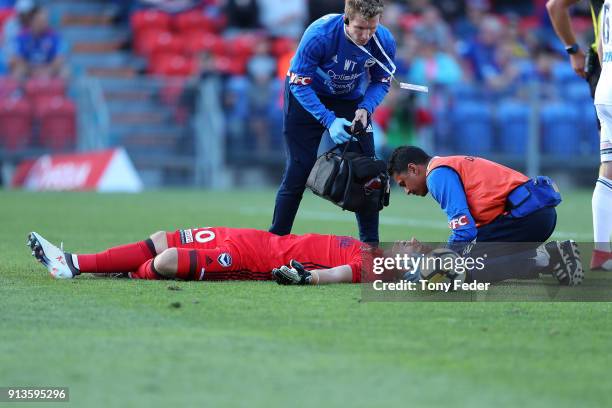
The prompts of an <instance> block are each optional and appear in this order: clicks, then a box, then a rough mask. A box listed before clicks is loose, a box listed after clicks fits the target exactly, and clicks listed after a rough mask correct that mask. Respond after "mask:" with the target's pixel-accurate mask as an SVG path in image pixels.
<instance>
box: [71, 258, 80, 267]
mask: <svg viewBox="0 0 612 408" xmlns="http://www.w3.org/2000/svg"><path fill="white" fill-rule="evenodd" d="M71 256H72V264H73V265H74V267H75V268H77V269H78V270H81V268H79V257H78V256H77V254H72V255H71Z"/></svg>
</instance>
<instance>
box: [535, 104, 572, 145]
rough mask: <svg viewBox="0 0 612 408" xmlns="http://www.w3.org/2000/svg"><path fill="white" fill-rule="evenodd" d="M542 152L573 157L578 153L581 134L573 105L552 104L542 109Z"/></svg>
mask: <svg viewBox="0 0 612 408" xmlns="http://www.w3.org/2000/svg"><path fill="white" fill-rule="evenodd" d="M540 115H541V131H542V151H543V152H544V153H546V154H554V155H557V156H573V155H576V154H578V153H579V151H580V139H581V132H580V126H579V123H578V116H579V115H578V113H577V112H576V109H575V108H574V106H573V105H571V104H567V103H563V102H553V103H549V104H546V105H544V106H543V107H542V110H541V112H540Z"/></svg>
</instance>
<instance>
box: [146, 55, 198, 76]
mask: <svg viewBox="0 0 612 408" xmlns="http://www.w3.org/2000/svg"><path fill="white" fill-rule="evenodd" d="M150 61H151V64H150V72H151V73H152V74H154V75H163V76H188V75H191V74H193V73H194V72H195V68H196V64H195V61H194V60H193V58H189V57H186V56H185V55H183V54H179V53H177V54H173V53H160V54H155V55H154V56H153V57H152V58H151V60H150Z"/></svg>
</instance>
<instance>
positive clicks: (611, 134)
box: [595, 104, 612, 163]
mask: <svg viewBox="0 0 612 408" xmlns="http://www.w3.org/2000/svg"><path fill="white" fill-rule="evenodd" d="M595 109H596V110H597V117H598V118H599V122H600V123H601V132H600V133H599V154H600V156H601V162H602V163H605V162H609V161H612V105H600V104H598V105H595Z"/></svg>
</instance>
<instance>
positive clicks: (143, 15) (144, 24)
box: [131, 9, 171, 33]
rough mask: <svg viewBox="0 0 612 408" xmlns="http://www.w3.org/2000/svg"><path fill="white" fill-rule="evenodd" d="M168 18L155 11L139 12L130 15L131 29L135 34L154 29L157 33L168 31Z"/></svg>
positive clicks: (162, 13)
mask: <svg viewBox="0 0 612 408" xmlns="http://www.w3.org/2000/svg"><path fill="white" fill-rule="evenodd" d="M170 20H171V19H170V16H169V15H168V14H166V13H164V12H161V11H158V10H155V9H145V10H139V11H136V12H134V14H132V19H131V23H132V29H133V30H134V32H136V33H140V32H142V31H144V30H149V29H154V30H157V31H169V30H170Z"/></svg>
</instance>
